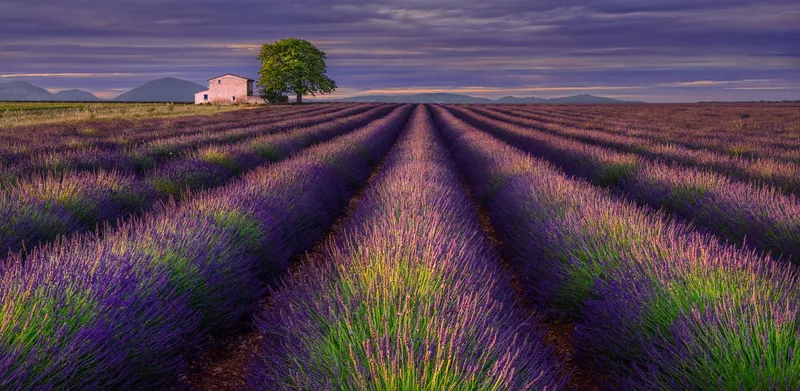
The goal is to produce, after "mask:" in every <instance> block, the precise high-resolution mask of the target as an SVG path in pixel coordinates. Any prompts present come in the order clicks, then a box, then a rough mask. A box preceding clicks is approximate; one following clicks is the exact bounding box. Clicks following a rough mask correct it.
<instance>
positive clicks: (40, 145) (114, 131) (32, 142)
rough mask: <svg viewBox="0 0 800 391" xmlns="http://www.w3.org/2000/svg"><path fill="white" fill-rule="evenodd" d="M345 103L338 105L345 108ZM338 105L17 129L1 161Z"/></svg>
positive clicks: (0, 147) (0, 146)
mask: <svg viewBox="0 0 800 391" xmlns="http://www.w3.org/2000/svg"><path fill="white" fill-rule="evenodd" d="M342 107H343V106H338V108H339V109H340V108H342ZM336 109H337V106H336V105H330V106H328V105H324V106H323V105H319V106H314V107H299V108H298V107H289V106H278V107H276V108H260V109H254V110H241V111H238V112H230V113H223V114H218V115H213V116H197V117H180V118H170V119H152V120H144V121H126V120H104V121H86V122H78V123H64V124H57V125H46V126H31V127H24V128H16V129H13V132H12V131H8V132H7V134H5V135H0V161H13V160H15V159H17V158H19V157H20V156H24V155H29V154H32V153H44V152H53V151H65V150H72V149H85V148H92V147H97V148H100V149H124V148H126V147H128V146H130V145H136V144H142V143H146V142H150V141H153V140H157V139H159V138H163V137H168V136H175V135H185V136H188V135H193V134H199V133H202V132H220V131H225V130H230V129H234V128H236V127H241V126H242V125H243V124H248V126H256V125H265V124H268V123H270V122H275V121H278V120H282V119H286V118H287V117H289V116H301V115H303V116H308V115H314V114H324V113H325V112H330V111H334V110H336Z"/></svg>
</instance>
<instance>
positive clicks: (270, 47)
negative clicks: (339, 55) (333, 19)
mask: <svg viewBox="0 0 800 391" xmlns="http://www.w3.org/2000/svg"><path fill="white" fill-rule="evenodd" d="M325 58H326V56H325V52H323V51H321V50H319V49H317V48H316V47H315V46H314V45H312V44H311V43H310V42H308V41H306V40H303V39H297V38H288V39H283V40H280V41H276V42H274V43H271V44H265V45H263V46H262V47H261V53H260V54H259V55H258V59H259V60H261V70H260V71H259V72H258V74H259V79H258V85H259V86H260V87H261V96H262V97H264V99H267V100H269V101H270V102H273V101H274V100H275V99H279V98H280V97H282V96H283V95H286V94H290V93H292V94H294V95H296V96H297V103H302V102H303V95H309V94H310V95H312V96H316V94H326V93H330V92H333V91H334V90H335V89H336V82H335V81H333V80H332V79H331V78H329V77H328V75H326V74H325V73H326V72H327V71H328V66H327V65H326V64H325Z"/></svg>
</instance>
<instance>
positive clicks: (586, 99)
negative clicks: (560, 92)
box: [547, 94, 644, 104]
mask: <svg viewBox="0 0 800 391" xmlns="http://www.w3.org/2000/svg"><path fill="white" fill-rule="evenodd" d="M547 103H566V104H598V103H644V102H631V101H624V100H619V99H612V98H604V97H602V96H594V95H589V94H583V95H573V96H567V97H564V98H553V99H547Z"/></svg>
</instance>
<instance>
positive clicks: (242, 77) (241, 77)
mask: <svg viewBox="0 0 800 391" xmlns="http://www.w3.org/2000/svg"><path fill="white" fill-rule="evenodd" d="M223 76H233V77H238V78H240V79H245V80H247V81H255V80H253V79H250V78H247V77H244V76H239V75H234V74H233V73H226V74H224V75H219V76H217V77H212V78H210V79H208V80H214V79H219V78H220V77H223Z"/></svg>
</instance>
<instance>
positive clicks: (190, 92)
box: [113, 77, 208, 102]
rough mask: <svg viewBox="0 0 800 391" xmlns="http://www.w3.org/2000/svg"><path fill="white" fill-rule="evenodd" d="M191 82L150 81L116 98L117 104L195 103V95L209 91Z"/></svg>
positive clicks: (170, 78) (170, 79)
mask: <svg viewBox="0 0 800 391" xmlns="http://www.w3.org/2000/svg"><path fill="white" fill-rule="evenodd" d="M207 89H208V87H206V86H201V85H200V84H197V83H192V82H190V81H186V80H181V79H176V78H174V77H167V78H164V79H158V80H153V81H148V82H147V83H144V84H143V85H141V86H139V87H136V88H134V89H132V90H130V91H128V92H126V93H124V94H122V95H120V96H118V97H116V98H114V99H113V100H114V101H117V102H194V94H195V93H197V92H200V91H205V90H207Z"/></svg>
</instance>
